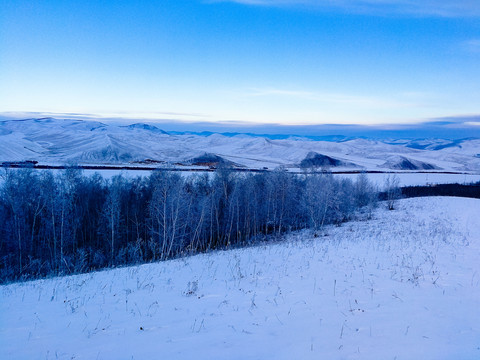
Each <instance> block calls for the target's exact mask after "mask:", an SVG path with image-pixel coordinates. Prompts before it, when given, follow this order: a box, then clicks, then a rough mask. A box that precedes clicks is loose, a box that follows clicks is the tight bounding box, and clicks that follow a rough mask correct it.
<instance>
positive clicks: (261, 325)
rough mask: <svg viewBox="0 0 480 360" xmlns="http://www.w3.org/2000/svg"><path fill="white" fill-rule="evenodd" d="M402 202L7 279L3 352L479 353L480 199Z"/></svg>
mask: <svg viewBox="0 0 480 360" xmlns="http://www.w3.org/2000/svg"><path fill="white" fill-rule="evenodd" d="M397 208H398V210H394V211H386V210H384V209H383V208H380V209H377V210H376V211H375V212H374V213H373V214H372V218H371V219H369V220H366V221H355V222H350V223H346V224H343V225H342V226H340V227H334V226H332V227H326V228H325V229H323V230H322V231H320V232H317V234H316V237H315V235H314V234H313V232H311V231H302V232H297V233H293V234H290V235H288V236H286V238H285V239H284V240H282V241H280V242H277V243H270V244H263V245H259V246H255V247H251V248H246V249H235V250H230V251H216V252H212V253H208V254H202V255H198V256H194V257H189V258H184V259H178V260H173V261H167V262H162V263H156V264H148V265H141V266H135V267H126V268H121V269H114V270H108V271H102V272H97V273H91V274H85V275H77V276H70V277H64V278H53V279H47V280H40V281H33V282H28V283H23V284H22V283H20V284H11V285H6V286H1V287H0V358H1V359H57V358H58V359H72V358H75V359H158V358H164V359H193V358H194V359H211V358H228V359H268V358H270V359H294V358H297V359H395V358H396V359H419V358H421V359H478V358H480V312H479V310H478V309H479V308H480V261H479V260H480V217H479V216H478V215H479V214H480V201H479V200H475V199H463V198H417V199H407V200H402V201H400V202H399V203H398V205H397ZM367 215H368V214H366V215H364V216H365V217H368V216H367Z"/></svg>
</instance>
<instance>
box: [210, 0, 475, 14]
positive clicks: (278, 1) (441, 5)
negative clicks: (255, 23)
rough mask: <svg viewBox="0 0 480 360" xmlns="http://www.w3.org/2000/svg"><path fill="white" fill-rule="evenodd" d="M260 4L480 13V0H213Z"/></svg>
mask: <svg viewBox="0 0 480 360" xmlns="http://www.w3.org/2000/svg"><path fill="white" fill-rule="evenodd" d="M211 1H212V2H236V3H240V4H245V5H257V6H277V7H278V6H307V7H312V8H330V9H332V8H333V9H335V8H337V9H344V10H346V11H352V12H360V13H373V14H411V15H428V16H442V17H477V16H480V1H479V0H211Z"/></svg>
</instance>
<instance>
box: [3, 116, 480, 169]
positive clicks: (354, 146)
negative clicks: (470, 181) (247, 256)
mask: <svg viewBox="0 0 480 360" xmlns="http://www.w3.org/2000/svg"><path fill="white" fill-rule="evenodd" d="M20 161H38V162H39V163H40V164H54V165H64V164H83V165H129V166H135V165H139V166H140V165H141V164H142V165H145V164H148V165H149V166H152V167H155V166H159V165H162V166H165V165H167V164H168V165H170V166H176V167H192V166H193V167H202V166H203V167H205V166H216V165H218V164H221V163H222V164H229V165H231V166H236V167H244V168H254V169H264V168H268V169H274V168H277V167H284V168H291V169H299V168H305V167H322V168H335V169H339V170H349V169H350V170H353V169H354V170H359V169H364V170H379V171H388V170H422V171H425V170H428V171H439V170H444V171H471V172H480V139H478V138H467V139H460V140H444V139H416V140H398V139H396V140H389V139H385V140H371V139H365V138H354V137H346V136H342V135H333V136H325V137H322V136H306V137H299V136H290V135H257V134H251V133H237V132H228V133H214V132H188V131H184V132H178V131H177V132H173V131H170V132H166V131H163V130H162V129H160V128H158V127H156V126H154V125H151V124H144V123H135V124H131V125H126V126H120V125H109V124H104V123H102V122H98V121H84V120H61V119H53V118H41V119H25V120H7V121H0V162H20Z"/></svg>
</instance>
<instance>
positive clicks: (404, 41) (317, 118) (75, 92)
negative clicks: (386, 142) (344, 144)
mask: <svg viewBox="0 0 480 360" xmlns="http://www.w3.org/2000/svg"><path fill="white" fill-rule="evenodd" d="M414 3H415V2H414V1H410V0H343V1H331V0H317V1H313V0H298V1H297V0H271V1H267V0H237V1H215V0H185V1H181V0H175V1H171V0H159V1H147V0H145V1H127V0H125V1H106V0H104V1H88V0H83V1H75V0H71V1H49V0H43V1H40V0H29V1H8V0H0V8H1V9H2V10H1V12H0V112H3V113H6V112H23V113H26V112H40V113H59V114H62V113H72V112H73V113H80V114H91V115H93V116H101V117H105V118H118V117H126V118H146V119H174V120H183V121H201V122H242V123H244V122H246V123H262V124H288V125H316V124H366V125H369V124H394V123H395V124H397V123H414V122H422V121H429V120H432V119H440V118H442V119H443V118H449V119H470V120H469V121H467V122H468V125H472V128H474V129H480V127H478V126H475V123H478V121H477V120H474V121H472V120H471V119H478V118H479V117H478V116H477V115H478V114H480V65H479V64H480V2H479V1H477V0H464V1H462V0H457V1H452V0H442V1H438V0H437V1H435V0H424V1H421V2H420V1H419V2H418V3H421V4H420V5H418V4H414ZM332 4H335V5H332ZM459 121H460V122H461V121H462V120H459Z"/></svg>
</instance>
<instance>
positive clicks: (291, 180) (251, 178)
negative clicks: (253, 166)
mask: <svg viewBox="0 0 480 360" xmlns="http://www.w3.org/2000/svg"><path fill="white" fill-rule="evenodd" d="M1 176H2V179H1V181H0V183H1V185H0V282H7V281H14V280H24V279H30V278H38V277H44V276H49V275H61V274H72V273H80V272H87V271H91V270H94V269H100V268H104V267H108V266H118V265H126V264H134V263H142V262H149V261H157V260H165V259H169V258H174V257H178V256H182V255H185V254H192V253H197V252H203V251H207V250H210V249H218V248H226V247H229V246H239V245H244V244H248V243H253V242H256V241H259V240H261V239H264V237H265V236H266V235H280V234H282V233H284V232H286V231H291V230H295V229H302V228H312V229H319V228H321V227H322V226H323V225H325V224H331V223H341V222H344V221H347V220H348V219H350V218H351V216H352V214H353V213H354V212H355V211H356V210H357V209H359V208H362V207H367V206H368V207H370V206H373V205H374V204H375V202H376V191H375V189H374V187H373V185H372V184H371V183H370V182H369V181H368V180H367V177H366V176H365V175H364V174H362V175H359V177H358V179H357V180H356V181H355V182H353V181H351V180H349V179H336V178H334V177H333V176H332V175H331V174H324V173H322V174H318V173H311V174H306V175H304V176H298V175H290V174H288V173H286V172H284V171H273V172H267V173H261V174H239V173H234V172H232V171H230V170H228V169H227V168H225V169H219V170H218V171H217V172H215V174H207V173H204V174H195V175H192V176H189V177H183V176H181V175H180V174H178V173H175V172H169V171H155V172H152V174H151V176H149V177H143V178H140V177H138V178H135V179H129V178H125V177H122V176H115V177H113V178H112V179H109V180H105V179H103V178H102V177H101V176H100V175H98V174H95V175H93V176H84V175H83V174H82V172H81V170H78V169H74V168H71V169H66V170H64V171H62V172H61V173H56V175H54V174H53V173H52V172H49V171H35V170H33V169H5V170H4V172H3V173H2V175H1Z"/></svg>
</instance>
